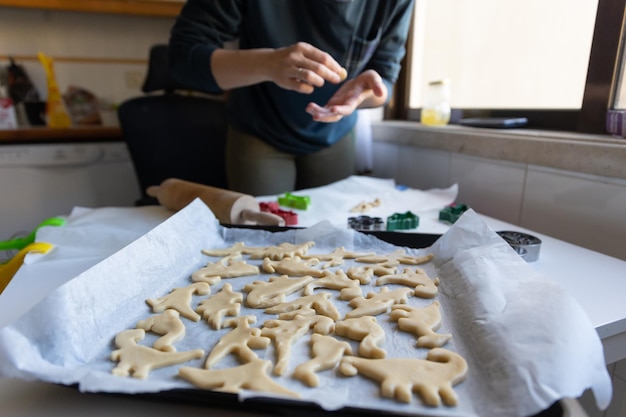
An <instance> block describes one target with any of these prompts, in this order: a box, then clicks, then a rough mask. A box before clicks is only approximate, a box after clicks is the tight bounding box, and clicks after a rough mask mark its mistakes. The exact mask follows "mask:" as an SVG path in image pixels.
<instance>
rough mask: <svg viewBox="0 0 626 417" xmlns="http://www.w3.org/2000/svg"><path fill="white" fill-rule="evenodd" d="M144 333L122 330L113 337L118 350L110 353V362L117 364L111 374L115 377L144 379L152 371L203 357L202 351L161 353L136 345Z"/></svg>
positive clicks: (136, 330) (135, 330) (137, 330)
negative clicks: (130, 376) (129, 376)
mask: <svg viewBox="0 0 626 417" xmlns="http://www.w3.org/2000/svg"><path fill="white" fill-rule="evenodd" d="M145 335H146V332H145V331H144V330H143V329H130V330H124V331H122V332H120V333H118V334H117V336H115V345H116V346H117V347H118V349H116V350H114V351H113V352H111V360H112V361H115V362H119V363H118V364H117V366H116V367H115V368H113V370H111V373H112V374H113V375H117V376H128V375H130V374H132V376H133V377H134V378H139V379H145V378H147V377H148V373H150V371H151V370H152V369H157V368H163V367H165V366H171V365H177V364H179V363H183V362H187V361H190V360H193V359H199V358H201V357H202V356H204V351H203V350H202V349H195V350H190V351H187V352H163V351H161V350H156V349H154V348H151V347H148V346H142V345H138V344H137V342H139V341H141V340H143V338H144V337H145Z"/></svg>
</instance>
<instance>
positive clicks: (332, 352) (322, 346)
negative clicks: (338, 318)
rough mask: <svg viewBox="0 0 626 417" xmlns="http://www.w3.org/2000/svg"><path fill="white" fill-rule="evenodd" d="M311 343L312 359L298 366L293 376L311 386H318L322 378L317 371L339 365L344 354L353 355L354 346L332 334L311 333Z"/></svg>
mask: <svg viewBox="0 0 626 417" xmlns="http://www.w3.org/2000/svg"><path fill="white" fill-rule="evenodd" d="M310 343H311V356H312V359H311V360H309V361H306V362H304V363H301V364H300V365H298V366H296V369H295V371H294V372H293V377H294V378H296V379H299V380H300V381H302V382H303V383H305V384H307V385H308V386H309V387H317V386H318V385H319V384H320V379H319V377H318V376H317V375H316V372H319V371H325V370H327V369H332V368H334V367H335V366H337V364H338V363H339V361H340V360H341V358H343V355H346V354H348V355H352V347H351V346H350V344H349V343H348V342H342V341H339V340H337V339H335V338H334V337H332V336H326V335H322V334H319V333H313V334H312V335H311V341H310Z"/></svg>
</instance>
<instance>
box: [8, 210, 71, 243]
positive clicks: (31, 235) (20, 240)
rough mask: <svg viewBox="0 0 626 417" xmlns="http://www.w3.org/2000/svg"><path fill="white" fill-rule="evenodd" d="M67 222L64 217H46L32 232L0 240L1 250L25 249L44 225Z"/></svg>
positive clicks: (58, 224) (60, 224) (59, 224)
mask: <svg viewBox="0 0 626 417" xmlns="http://www.w3.org/2000/svg"><path fill="white" fill-rule="evenodd" d="M65 222H66V220H65V219H64V218H63V217H52V218H49V219H46V220H44V221H43V222H41V223H39V225H38V226H37V227H36V228H35V229H34V230H33V231H32V232H30V233H29V234H28V235H26V236H24V237H17V238H14V239H9V240H4V241H0V250H11V249H15V250H20V249H23V248H25V247H26V246H27V245H29V244H31V243H33V242H34V241H35V235H36V234H37V230H39V228H41V227H44V226H63V225H64V224H65Z"/></svg>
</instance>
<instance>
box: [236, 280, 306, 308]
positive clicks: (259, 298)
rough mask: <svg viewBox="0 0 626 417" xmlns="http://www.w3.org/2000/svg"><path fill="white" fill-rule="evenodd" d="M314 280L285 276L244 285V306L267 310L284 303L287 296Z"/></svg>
mask: <svg viewBox="0 0 626 417" xmlns="http://www.w3.org/2000/svg"><path fill="white" fill-rule="evenodd" d="M314 279H315V278H313V277H312V276H304V277H299V278H289V277H288V276H287V275H281V276H273V277H270V280H269V281H260V280H259V281H254V282H252V283H250V284H246V285H245V286H244V287H243V291H245V292H247V293H248V296H247V297H246V305H247V306H248V307H252V308H267V307H272V306H275V305H277V304H280V303H282V302H284V301H285V299H286V298H287V295H289V294H293V293H294V292H296V291H300V290H301V289H302V288H304V287H305V286H306V285H307V284H308V283H309V282H311V281H313V280H314Z"/></svg>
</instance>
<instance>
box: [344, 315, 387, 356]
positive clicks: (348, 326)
mask: <svg viewBox="0 0 626 417" xmlns="http://www.w3.org/2000/svg"><path fill="white" fill-rule="evenodd" d="M335 334H336V335H337V336H344V337H347V338H349V339H352V340H356V341H359V342H361V343H360V344H359V355H361V356H363V357H364V358H372V359H381V358H384V357H386V356H387V352H386V351H385V350H384V349H382V348H380V345H381V344H382V343H383V342H384V341H385V330H384V329H383V328H382V327H381V326H380V324H378V321H377V320H376V317H372V316H362V317H356V318H351V319H345V320H342V321H338V322H337V323H335Z"/></svg>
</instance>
